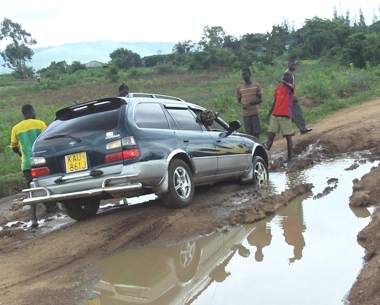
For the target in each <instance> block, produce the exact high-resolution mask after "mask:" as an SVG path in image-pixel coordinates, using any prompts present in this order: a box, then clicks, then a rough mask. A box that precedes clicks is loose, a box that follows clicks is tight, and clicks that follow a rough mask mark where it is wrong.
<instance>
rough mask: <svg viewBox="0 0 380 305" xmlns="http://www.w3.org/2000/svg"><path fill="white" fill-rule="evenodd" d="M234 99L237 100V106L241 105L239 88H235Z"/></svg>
mask: <svg viewBox="0 0 380 305" xmlns="http://www.w3.org/2000/svg"><path fill="white" fill-rule="evenodd" d="M236 99H237V102H238V104H241V93H240V90H239V87H237V89H236Z"/></svg>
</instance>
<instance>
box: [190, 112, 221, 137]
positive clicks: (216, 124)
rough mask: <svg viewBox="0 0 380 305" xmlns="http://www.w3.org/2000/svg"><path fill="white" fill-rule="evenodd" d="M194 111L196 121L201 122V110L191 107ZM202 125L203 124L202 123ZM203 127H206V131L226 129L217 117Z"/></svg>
mask: <svg viewBox="0 0 380 305" xmlns="http://www.w3.org/2000/svg"><path fill="white" fill-rule="evenodd" d="M192 110H193V111H194V113H195V115H196V116H197V121H198V122H199V123H200V124H202V120H201V114H202V110H199V109H192ZM202 125H203V124H202ZM205 129H207V130H208V131H220V132H224V131H226V130H227V129H226V127H224V126H223V125H222V124H221V123H220V122H219V121H218V118H217V119H216V120H214V121H213V123H212V125H211V126H208V127H207V126H205Z"/></svg>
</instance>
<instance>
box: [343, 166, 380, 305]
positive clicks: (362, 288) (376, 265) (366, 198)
mask: <svg viewBox="0 0 380 305" xmlns="http://www.w3.org/2000/svg"><path fill="white" fill-rule="evenodd" d="M379 185H380V167H376V168H373V169H372V170H371V172H370V173H368V174H367V175H365V176H364V177H363V178H362V179H361V180H354V185H353V194H352V196H351V198H350V205H351V206H354V207H357V206H369V205H372V206H375V211H374V213H373V214H372V220H371V223H370V224H369V225H368V226H367V227H365V228H364V229H363V230H362V231H361V232H360V233H359V235H358V242H359V243H360V244H361V245H362V246H363V247H364V248H365V249H366V254H365V257H364V258H365V261H366V263H365V264H364V266H363V270H362V271H361V273H360V274H359V276H358V278H357V281H356V282H355V284H354V285H353V287H352V289H351V291H350V294H349V297H348V300H349V301H350V304H352V305H359V304H360V305H372V304H380V187H379Z"/></svg>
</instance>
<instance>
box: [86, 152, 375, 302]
mask: <svg viewBox="0 0 380 305" xmlns="http://www.w3.org/2000/svg"><path fill="white" fill-rule="evenodd" d="M353 163H354V159H342V160H335V161H331V162H326V163H323V164H321V165H318V166H315V167H314V168H312V169H310V170H307V171H305V172H302V173H299V174H298V175H293V176H287V175H286V174H284V173H275V174H272V175H271V181H272V184H273V187H274V188H275V189H276V191H277V192H280V191H282V190H284V189H285V188H287V187H289V186H291V185H292V184H294V183H297V182H299V181H305V182H311V183H313V184H314V186H315V188H314V189H313V195H311V196H309V197H304V198H298V199H297V200H295V201H294V202H292V203H290V204H289V205H288V206H286V207H284V208H282V209H281V210H280V211H279V212H278V213H277V214H276V215H274V216H273V217H270V218H267V219H265V220H263V221H260V222H257V223H255V224H253V225H250V226H241V227H234V228H231V229H229V230H228V231H226V232H223V233H220V232H219V233H215V234H212V235H209V236H206V237H201V238H198V239H196V240H191V241H186V242H183V243H182V244H179V245H176V246H170V247H162V248H151V247H146V248H143V249H136V250H128V251H126V252H124V253H118V254H116V255H114V256H110V257H107V258H105V259H103V260H102V261H100V262H99V263H98V267H99V268H100V269H101V270H102V279H101V280H100V281H99V282H98V284H96V286H95V287H94V289H93V293H92V296H91V297H90V299H89V300H88V302H87V305H94V304H102V305H114V304H118V305H126V304H162V305H164V304H165V305H166V304H207V305H210V304H218V305H223V304H226V305H227V304H228V305H230V304H239V305H241V304H247V305H248V304H249V305H252V304H260V305H263V304H268V305H272V304H273V305H274V304H296V305H297V304H302V305H307V304H310V305H313V304H315V305H320V304H323V305H329V304H334V305H335V304H342V303H344V296H345V295H346V293H347V292H348V290H349V289H350V287H351V285H352V284H353V282H354V280H355V278H356V275H357V273H358V272H359V270H360V268H361V266H362V257H363V254H364V250H363V249H362V248H361V247H360V246H359V245H358V244H357V241H356V235H357V233H358V232H359V231H360V230H361V229H362V228H363V227H364V226H365V225H366V224H367V223H368V222H369V216H370V211H368V210H367V209H355V210H351V209H350V208H349V206H348V198H349V196H350V195H351V193H352V180H353V179H354V178H360V177H361V176H362V175H364V174H365V173H367V172H368V171H369V170H370V168H371V167H372V166H374V165H375V164H374V163H369V162H367V163H365V164H360V166H359V167H357V168H355V169H354V170H349V171H348V170H345V169H347V168H349V167H350V166H351V165H352V164H353ZM330 178H337V179H338V180H329V179H330Z"/></svg>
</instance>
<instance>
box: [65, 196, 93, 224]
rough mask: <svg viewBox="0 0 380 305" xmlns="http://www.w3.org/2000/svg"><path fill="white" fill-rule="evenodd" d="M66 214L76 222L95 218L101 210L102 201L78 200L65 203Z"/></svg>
mask: <svg viewBox="0 0 380 305" xmlns="http://www.w3.org/2000/svg"><path fill="white" fill-rule="evenodd" d="M63 205H64V206H65V208H66V213H67V215H69V216H70V217H71V218H73V219H75V220H79V221H80V220H85V219H88V218H91V217H94V216H95V215H96V213H97V212H98V210H99V205H100V200H99V199H96V198H78V199H72V200H67V201H65V202H63Z"/></svg>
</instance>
